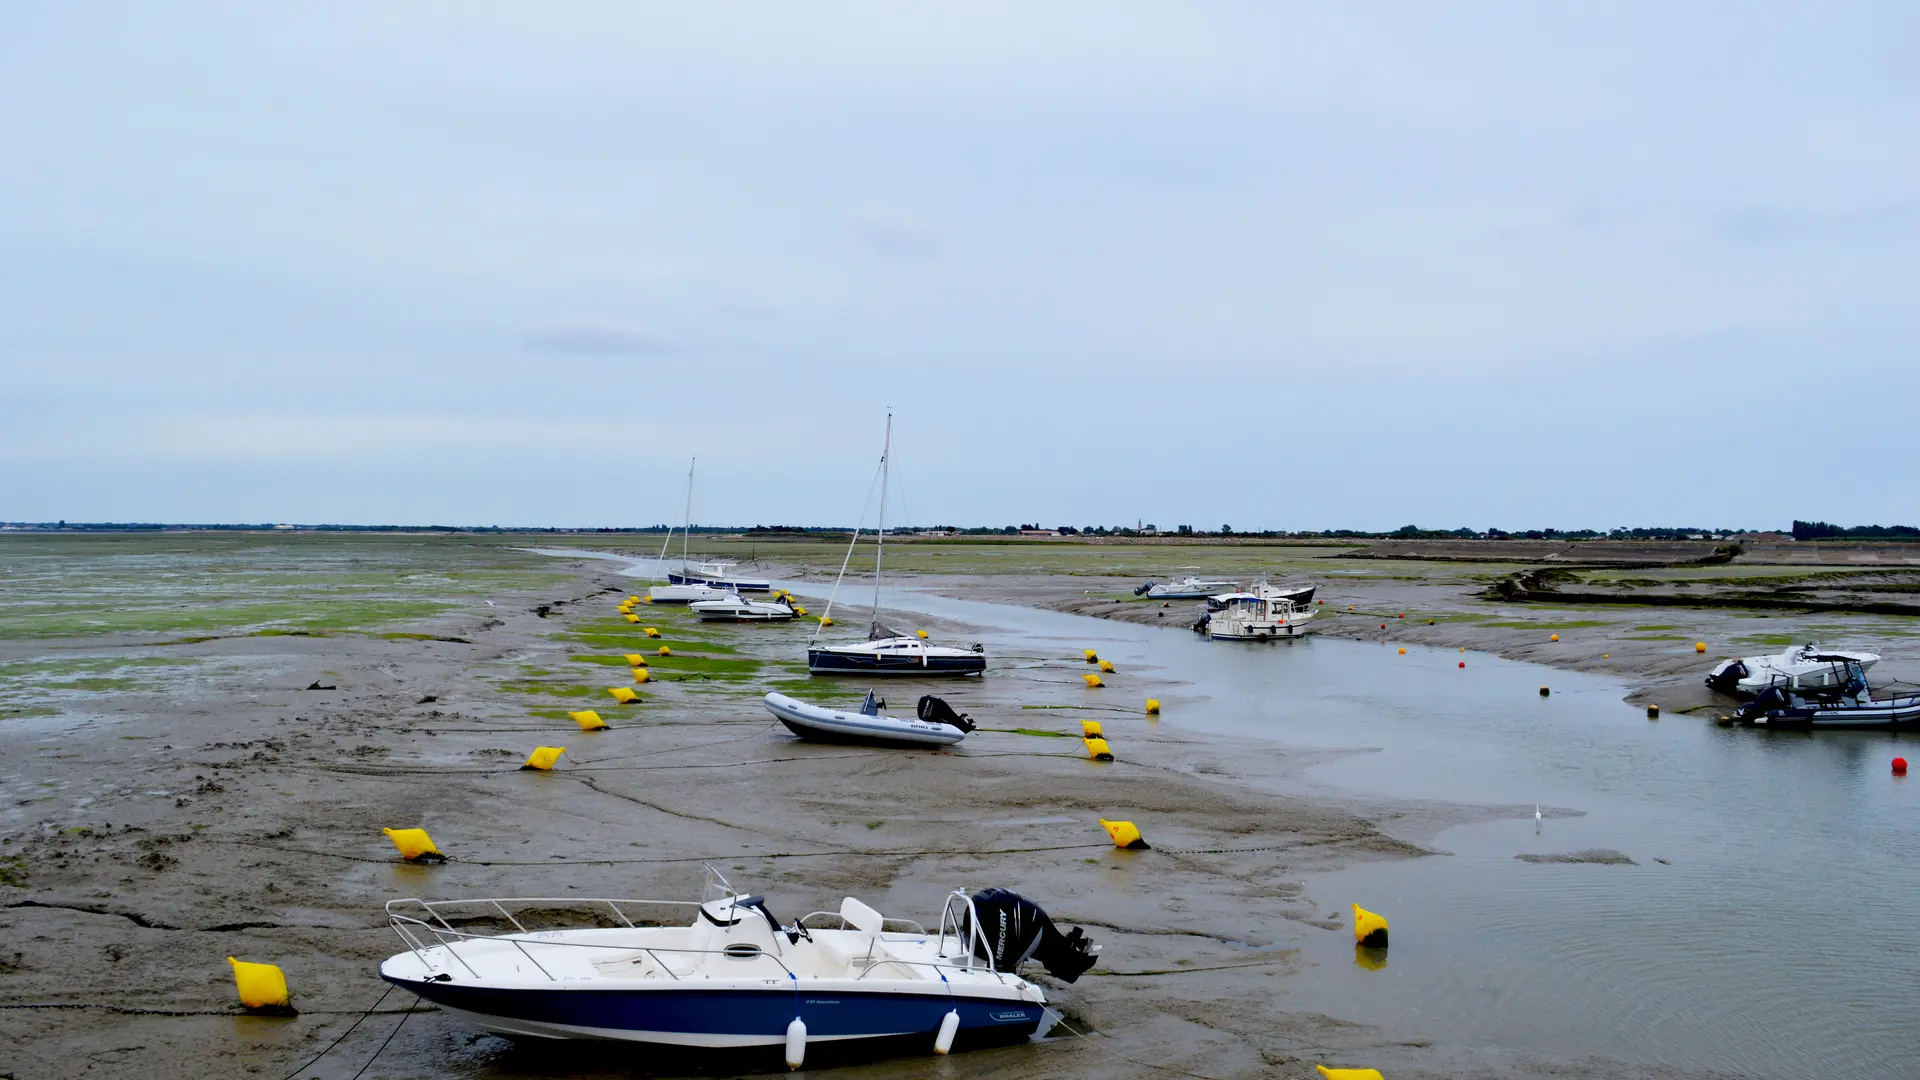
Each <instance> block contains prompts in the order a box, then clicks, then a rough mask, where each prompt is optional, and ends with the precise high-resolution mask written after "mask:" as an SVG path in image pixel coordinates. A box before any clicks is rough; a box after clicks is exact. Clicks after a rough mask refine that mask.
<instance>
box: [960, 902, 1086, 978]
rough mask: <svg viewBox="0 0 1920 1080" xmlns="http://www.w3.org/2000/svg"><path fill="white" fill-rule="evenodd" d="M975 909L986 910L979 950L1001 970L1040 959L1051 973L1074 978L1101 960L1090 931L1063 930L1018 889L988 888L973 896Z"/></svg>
mask: <svg viewBox="0 0 1920 1080" xmlns="http://www.w3.org/2000/svg"><path fill="white" fill-rule="evenodd" d="M973 910H975V911H976V912H979V914H980V937H981V940H980V941H979V942H977V943H976V944H975V946H974V952H975V954H976V955H978V956H979V957H980V959H982V960H992V961H993V966H994V967H995V968H996V969H998V970H1000V971H1005V972H1012V971H1013V970H1014V969H1015V968H1017V967H1019V966H1020V965H1021V964H1023V963H1025V962H1026V961H1028V960H1037V961H1039V962H1040V966H1042V967H1044V968H1046V969H1047V974H1049V975H1052V976H1053V977H1055V978H1057V979H1060V980H1062V981H1065V982H1074V981H1077V980H1078V979H1079V978H1080V976H1082V975H1084V974H1086V971H1087V969H1088V968H1090V967H1092V966H1093V964H1094V961H1096V960H1098V959H1099V956H1098V955H1096V952H1095V949H1094V946H1093V943H1092V942H1091V941H1088V940H1087V936H1086V932H1085V931H1083V930H1081V929H1080V928H1079V927H1077V926H1076V927H1074V928H1073V930H1072V932H1071V933H1066V934H1063V933H1061V932H1060V930H1059V928H1058V927H1056V926H1054V925H1053V920H1052V919H1049V918H1047V913H1046V912H1045V911H1043V910H1041V908H1040V905H1039V904H1036V903H1034V902H1033V901H1031V900H1029V899H1027V898H1026V897H1024V896H1021V895H1020V894H1019V893H1017V892H1009V891H1008V890H1006V889H982V890H981V891H979V892H977V893H974V894H973Z"/></svg>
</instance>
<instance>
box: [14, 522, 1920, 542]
mask: <svg viewBox="0 0 1920 1080" xmlns="http://www.w3.org/2000/svg"><path fill="white" fill-rule="evenodd" d="M0 528H4V529H7V530H10V531H35V532H106V533H128V532H200V531H208V532H328V533H422V532H428V533H503V534H504V533H523V534H524V533H534V534H543V535H573V534H588V535H596V534H624V535H649V534H650V535H654V536H658V535H661V534H663V533H666V532H669V531H674V532H677V531H679V530H680V526H677V525H674V526H669V525H664V524H662V525H644V526H603V527H585V528H559V527H555V526H538V525H533V526H528V525H289V524H285V523H277V524H268V523H260V524H241V523H231V522H228V523H219V524H197V525H196V524H181V523H157V522H122V521H72V522H69V521H39V522H0ZM690 531H692V532H695V533H700V534H703V535H716V534H724V535H740V536H749V537H757V538H764V539H768V540H774V539H779V538H783V537H785V538H791V539H805V538H809V537H813V538H827V537H835V536H840V537H844V536H846V535H848V534H849V533H851V532H852V531H853V529H852V528H851V527H849V526H846V525H751V526H740V525H695V526H693V527H692V529H691V530H690ZM863 531H866V532H871V531H872V530H870V529H866V530H863ZM887 531H888V532H889V533H894V534H916V533H917V534H924V535H936V536H955V537H964V536H980V537H986V536H1055V535H1057V536H1062V537H1069V536H1090V537H1149V536H1171V537H1193V538H1196V539H1222V538H1233V539H1246V540H1724V539H1728V538H1730V537H1734V536H1739V535H1742V534H1746V533H1752V532H1754V531H1756V530H1752V529H1727V528H1711V529H1710V528H1702V527H1699V526H1654V527H1643V528H1624V527H1622V528H1618V529H1607V530H1604V531H1602V530H1598V529H1511V530H1509V529H1499V528H1487V529H1472V528H1459V529H1423V528H1421V527H1420V526H1418V525H1403V526H1401V527H1400V528H1398V529H1394V530H1392V531H1390V532H1368V531H1366V530H1362V529H1319V530H1276V529H1265V530H1241V529H1235V528H1234V527H1233V526H1231V525H1222V526H1220V527H1219V528H1218V529H1196V528H1194V527H1193V526H1191V525H1179V526H1175V527H1174V528H1172V529H1160V528H1158V527H1156V526H1153V525H1148V524H1145V523H1141V524H1138V525H1134V526H1126V525H1111V526H1108V525H1084V526H1072V525H1059V526H1055V527H1052V528H1046V527H1043V526H1041V525H1039V524H1037V523H1035V524H1027V523H1022V524H1019V525H999V526H994V525H974V526H964V527H963V526H955V525H897V526H892V527H890V528H889V529H888V530H887ZM1793 538H1794V539H1795V540H1883V539H1884V540H1914V539H1920V528H1916V527H1914V526H1911V525H1853V526H1842V525H1830V524H1828V523H1827V522H1824V521H1795V522H1794V523H1793Z"/></svg>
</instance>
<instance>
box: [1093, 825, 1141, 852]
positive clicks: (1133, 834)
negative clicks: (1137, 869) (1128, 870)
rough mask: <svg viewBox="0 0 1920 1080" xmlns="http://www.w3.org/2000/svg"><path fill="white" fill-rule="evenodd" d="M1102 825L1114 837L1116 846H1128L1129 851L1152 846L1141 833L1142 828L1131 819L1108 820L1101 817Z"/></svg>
mask: <svg viewBox="0 0 1920 1080" xmlns="http://www.w3.org/2000/svg"><path fill="white" fill-rule="evenodd" d="M1100 826H1101V828H1104V829H1106V830H1107V835H1108V836H1110V837H1112V838H1113V846H1114V847H1117V848H1126V849H1127V850H1128V851H1147V850H1149V849H1150V848H1151V847H1152V845H1150V844H1148V843H1147V840H1146V838H1145V837H1143V836H1141V835H1140V830H1139V829H1136V828H1134V827H1133V822H1131V821H1108V820H1107V819H1106V818H1101V819H1100Z"/></svg>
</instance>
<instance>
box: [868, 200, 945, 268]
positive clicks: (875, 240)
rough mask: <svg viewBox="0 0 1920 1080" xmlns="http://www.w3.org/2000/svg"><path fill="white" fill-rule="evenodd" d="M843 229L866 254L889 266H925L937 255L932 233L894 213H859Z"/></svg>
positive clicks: (924, 227) (924, 226) (915, 222)
mask: <svg viewBox="0 0 1920 1080" xmlns="http://www.w3.org/2000/svg"><path fill="white" fill-rule="evenodd" d="M847 227H848V228H849V229H850V230H851V231H852V232H853V238H854V239H855V240H857V241H859V242H860V243H861V245H863V246H864V247H866V248H867V250H869V251H871V252H873V253H874V254H875V255H878V256H880V257H881V258H883V259H887V260H890V261H892V262H925V261H926V260H928V259H931V258H933V257H934V256H935V255H938V254H939V253H940V238H939V237H938V236H937V235H935V234H934V232H933V230H932V229H930V228H928V227H927V226H926V225H925V224H924V223H923V222H921V221H919V220H917V219H915V218H913V217H911V216H910V215H907V214H903V213H901V212H900V211H898V210H886V209H878V208H875V209H868V210H862V211H859V212H858V213H856V214H854V215H853V216H852V218H850V219H849V220H848V222H847Z"/></svg>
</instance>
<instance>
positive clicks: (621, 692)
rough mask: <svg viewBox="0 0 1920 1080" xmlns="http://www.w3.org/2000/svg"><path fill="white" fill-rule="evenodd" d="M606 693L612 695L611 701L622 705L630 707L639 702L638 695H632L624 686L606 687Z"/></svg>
mask: <svg viewBox="0 0 1920 1080" xmlns="http://www.w3.org/2000/svg"><path fill="white" fill-rule="evenodd" d="M607 693H609V694H612V695H613V700H615V701H617V702H619V703H620V704H622V705H631V704H633V703H634V702H636V701H639V700H640V695H639V694H636V693H634V692H633V691H631V690H629V689H627V688H626V687H624V686H609V687H607Z"/></svg>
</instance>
